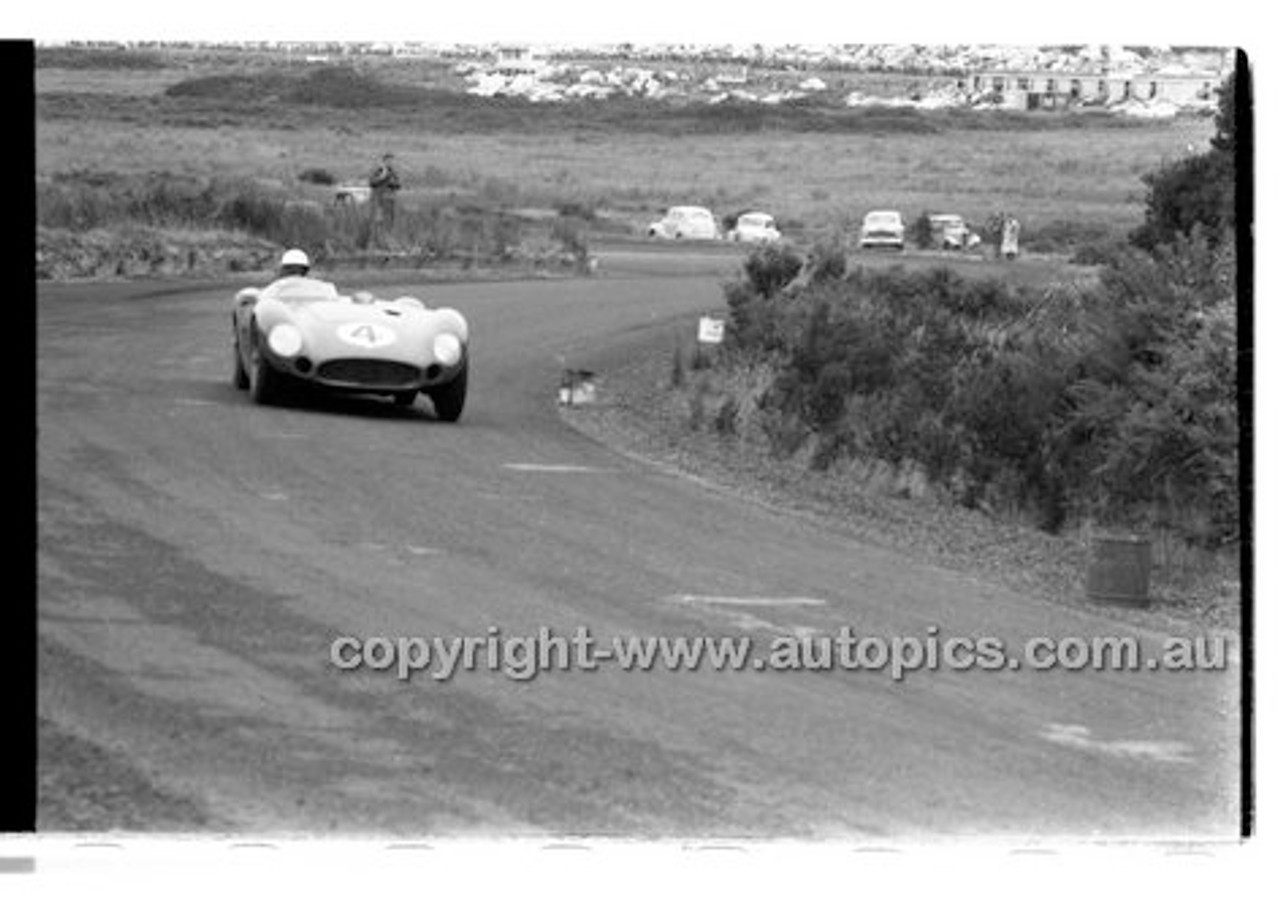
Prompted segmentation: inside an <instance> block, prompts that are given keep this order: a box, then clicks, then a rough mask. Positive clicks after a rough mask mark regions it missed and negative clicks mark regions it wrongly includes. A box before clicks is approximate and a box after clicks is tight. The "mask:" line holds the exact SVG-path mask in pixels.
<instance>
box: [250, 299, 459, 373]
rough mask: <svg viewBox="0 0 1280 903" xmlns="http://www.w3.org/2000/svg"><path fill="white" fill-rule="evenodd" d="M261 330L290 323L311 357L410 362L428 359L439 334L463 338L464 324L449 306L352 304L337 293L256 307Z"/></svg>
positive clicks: (351, 301) (418, 362)
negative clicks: (336, 296) (329, 297)
mask: <svg viewBox="0 0 1280 903" xmlns="http://www.w3.org/2000/svg"><path fill="white" fill-rule="evenodd" d="M258 321H259V324H260V326H261V328H262V329H263V330H264V331H270V330H271V329H272V328H274V327H275V326H276V325H277V324H279V323H286V322H287V323H292V324H293V325H294V326H296V327H297V328H298V329H299V330H300V331H301V332H302V335H303V339H304V342H305V345H304V348H305V354H307V355H308V356H309V357H311V358H313V359H314V360H316V361H322V360H326V359H331V358H342V357H364V358H383V359H387V360H399V361H405V362H409V363H413V364H415V365H419V366H421V365H425V364H426V363H429V362H430V360H431V359H432V352H431V347H432V342H433V341H434V340H435V337H436V336H437V335H440V334H441V333H445V332H448V333H452V334H453V335H456V336H457V337H458V338H460V339H461V340H462V341H463V343H464V344H465V342H466V341H467V324H466V321H465V320H464V319H463V317H462V315H461V314H459V313H458V312H457V311H455V310H452V309H451V308H434V309H433V308H426V307H423V306H422V305H421V304H420V303H419V302H417V301H372V302H369V303H358V302H356V301H353V300H350V299H347V298H343V297H339V298H336V299H333V300H313V301H305V302H295V303H280V302H277V303H274V304H268V305H260V308H259V312H258Z"/></svg>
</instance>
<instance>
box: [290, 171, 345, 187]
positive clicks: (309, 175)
mask: <svg viewBox="0 0 1280 903" xmlns="http://www.w3.org/2000/svg"><path fill="white" fill-rule="evenodd" d="M298 181H299V182H308V183H310V184H312V185H336V184H338V179H337V177H336V176H335V175H334V174H333V173H331V172H329V170H327V169H320V168H318V167H312V168H310V169H304V170H303V171H302V172H300V173H298Z"/></svg>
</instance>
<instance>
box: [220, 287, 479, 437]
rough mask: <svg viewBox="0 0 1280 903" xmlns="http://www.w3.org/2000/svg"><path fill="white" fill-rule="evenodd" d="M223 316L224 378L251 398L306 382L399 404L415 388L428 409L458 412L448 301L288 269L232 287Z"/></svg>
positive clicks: (265, 400) (463, 369)
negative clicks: (346, 287)
mask: <svg viewBox="0 0 1280 903" xmlns="http://www.w3.org/2000/svg"><path fill="white" fill-rule="evenodd" d="M231 323H232V334H231V345H232V358H231V359H232V372H233V376H232V381H233V383H234V385H235V387H236V388H237V389H244V390H248V392H249V397H250V398H251V399H252V400H253V401H254V402H256V403H258V404H273V403H275V402H277V401H279V400H281V399H282V398H283V397H284V390H285V389H287V388H288V387H290V386H294V387H302V386H310V387H312V388H315V389H323V390H325V391H329V392H348V393H362V394H369V395H384V396H387V397H389V398H391V399H393V400H394V401H395V403H396V404H399V405H405V406H408V405H411V404H413V403H414V401H415V399H417V397H418V395H419V393H421V394H423V395H426V396H427V397H428V398H430V399H431V403H432V406H433V407H434V408H435V412H436V417H437V418H438V419H440V420H443V421H446V422H453V421H456V420H457V419H458V418H459V416H461V414H462V408H463V404H464V403H465V402H466V397H467V370H468V356H467V344H468V329H467V321H466V320H465V319H464V318H463V316H462V314H460V313H459V312H458V311H456V310H454V309H453V308H449V307H437V308H429V307H427V306H426V305H425V304H423V303H422V302H421V301H420V300H418V299H417V298H414V297H411V296H408V295H406V296H403V297H400V298H395V299H392V300H383V299H380V298H376V297H374V296H373V295H372V294H371V293H369V292H356V293H355V294H354V295H351V296H347V295H341V294H339V293H338V290H337V287H336V286H335V285H334V284H333V283H331V282H325V281H323V280H320V279H312V278H309V277H306V276H289V277H286V278H283V279H278V280H276V281H275V282H273V283H271V284H270V285H268V286H266V287H265V288H261V289H259V288H255V287H250V288H243V289H241V290H240V291H238V292H237V293H236V296H235V305H234V307H233V309H232V314H231Z"/></svg>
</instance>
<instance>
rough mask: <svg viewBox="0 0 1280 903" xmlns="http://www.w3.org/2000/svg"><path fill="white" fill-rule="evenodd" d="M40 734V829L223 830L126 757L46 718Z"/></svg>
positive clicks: (196, 806)
mask: <svg viewBox="0 0 1280 903" xmlns="http://www.w3.org/2000/svg"><path fill="white" fill-rule="evenodd" d="M38 730H39V732H38V734H37V742H38V747H39V778H38V781H37V794H38V796H37V799H38V809H37V816H36V830H37V831H39V832H94V833H115V832H130V833H143V832H145V833H149V834H150V833H156V832H174V833H178V832H187V831H197V830H199V831H202V832H203V831H208V830H210V829H216V828H218V827H219V825H218V824H217V822H216V821H215V820H214V819H213V818H211V817H210V815H209V814H208V813H207V812H206V811H205V809H204V808H203V806H202V805H201V804H200V803H198V802H196V801H193V800H189V799H186V798H184V797H181V796H178V795H176V794H173V793H170V792H168V791H166V790H163V789H161V788H159V787H157V786H156V784H155V783H154V782H153V781H151V780H150V779H149V778H148V777H147V776H146V775H145V774H143V773H141V772H140V771H139V770H138V769H137V768H135V767H134V766H133V765H132V764H131V763H130V762H129V761H128V760H127V759H126V758H125V757H124V756H122V755H120V754H117V753H114V752H112V751H111V750H108V749H106V748H104V747H102V746H99V745H98V744H96V743H93V742H91V741H89V740H86V739H84V738H83V737H80V736H78V735H76V734H73V733H70V732H68V731H66V730H64V729H62V728H61V727H59V726H58V725H57V724H55V723H54V722H52V721H50V720H49V719H47V718H43V717H42V718H40V719H39V725H38ZM223 827H225V826H223Z"/></svg>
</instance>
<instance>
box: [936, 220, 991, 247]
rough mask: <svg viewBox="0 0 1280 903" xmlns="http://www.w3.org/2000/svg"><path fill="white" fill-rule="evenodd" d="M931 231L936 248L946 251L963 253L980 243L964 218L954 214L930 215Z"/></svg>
mask: <svg viewBox="0 0 1280 903" xmlns="http://www.w3.org/2000/svg"><path fill="white" fill-rule="evenodd" d="M929 231H930V232H931V233H932V235H933V244H934V246H936V247H939V248H942V249H943V250H944V251H963V250H966V249H967V248H971V247H973V246H974V245H975V244H977V243H978V242H979V241H980V239H979V238H978V236H977V235H974V234H973V230H971V229H970V228H969V225H968V223H966V222H965V221H964V217H962V216H958V215H956V214H954V213H934V214H930V215H929Z"/></svg>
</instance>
